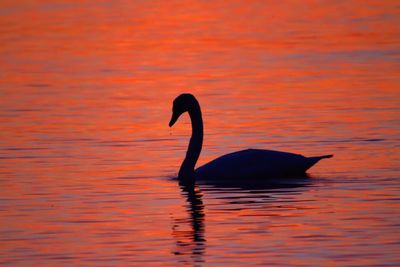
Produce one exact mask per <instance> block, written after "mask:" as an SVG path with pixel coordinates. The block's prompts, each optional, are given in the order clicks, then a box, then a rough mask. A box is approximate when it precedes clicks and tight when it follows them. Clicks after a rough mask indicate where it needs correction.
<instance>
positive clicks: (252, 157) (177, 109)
mask: <svg viewBox="0 0 400 267" xmlns="http://www.w3.org/2000/svg"><path fill="white" fill-rule="evenodd" d="M185 112H188V113H189V116H190V120H191V123H192V136H191V138H190V142H189V146H188V149H187V152H186V157H185V159H184V160H183V162H182V164H181V167H180V169H179V174H178V178H179V179H191V180H192V179H203V180H204V179H217V180H238V179H239V180H246V179H252V178H256V179H268V178H277V177H288V176H291V177H293V176H304V175H305V172H306V171H307V170H308V169H309V168H311V167H312V166H313V165H314V164H316V163H317V162H318V161H320V160H321V159H324V158H331V157H332V156H333V155H323V156H317V157H304V156H302V155H300V154H294V153H288V152H281V151H273V150H263V149H246V150H241V151H237V152H233V153H229V154H226V155H223V156H221V157H219V158H216V159H214V160H212V161H210V162H208V163H206V164H205V165H203V166H201V167H199V168H197V169H195V166H196V162H197V160H198V158H199V156H200V152H201V149H202V145H203V118H202V115H201V109H200V104H199V102H198V101H197V99H196V98H195V97H194V96H193V95H192V94H181V95H179V96H178V97H176V98H175V100H174V102H173V106H172V117H171V120H170V122H169V127H172V126H173V125H174V124H175V123H176V121H177V120H178V119H179V117H180V116H181V115H182V114H183V113H185Z"/></svg>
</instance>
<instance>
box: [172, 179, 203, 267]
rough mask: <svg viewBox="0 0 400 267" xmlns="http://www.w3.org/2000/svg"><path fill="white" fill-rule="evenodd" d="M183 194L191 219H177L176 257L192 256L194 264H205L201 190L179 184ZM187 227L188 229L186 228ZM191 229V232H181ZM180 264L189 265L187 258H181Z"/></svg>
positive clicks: (174, 232)
mask: <svg viewBox="0 0 400 267" xmlns="http://www.w3.org/2000/svg"><path fill="white" fill-rule="evenodd" d="M179 186H180V189H181V193H182V195H183V196H184V197H185V198H186V203H187V205H186V206H185V208H186V210H187V212H188V213H189V219H175V223H174V225H173V228H172V234H173V236H174V238H175V239H176V251H174V254H175V255H178V256H187V255H190V258H191V261H193V262H194V263H201V262H203V259H202V257H203V254H204V250H205V242H206V240H205V237H204V220H205V218H204V217H205V215H204V204H203V200H202V193H201V191H200V188H199V187H198V186H197V185H195V184H194V183H191V182H180V183H179ZM185 226H186V227H185ZM182 228H183V229H185V228H189V229H190V230H186V231H185V230H180V229H182ZM180 262H185V263H187V260H186V259H185V258H181V259H180Z"/></svg>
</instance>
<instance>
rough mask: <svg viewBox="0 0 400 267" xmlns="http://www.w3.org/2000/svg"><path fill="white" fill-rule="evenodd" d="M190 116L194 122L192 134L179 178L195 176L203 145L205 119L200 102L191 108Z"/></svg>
mask: <svg viewBox="0 0 400 267" xmlns="http://www.w3.org/2000/svg"><path fill="white" fill-rule="evenodd" d="M189 116H190V120H191V122H192V136H191V138H190V142H189V146H188V150H187V152H186V157H185V159H184V161H183V162H182V165H181V168H180V170H179V178H188V177H189V178H194V177H193V176H194V168H195V166H196V163H197V160H198V159H199V156H200V152H201V148H202V145H203V119H202V115H201V109H200V105H199V104H198V103H196V105H195V106H194V107H193V108H192V109H190V110H189Z"/></svg>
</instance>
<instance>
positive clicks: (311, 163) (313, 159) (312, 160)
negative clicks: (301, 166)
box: [306, 155, 333, 170]
mask: <svg viewBox="0 0 400 267" xmlns="http://www.w3.org/2000/svg"><path fill="white" fill-rule="evenodd" d="M332 157H333V155H323V156H318V157H309V158H307V159H308V166H307V168H306V170H308V169H309V168H311V167H312V166H314V165H315V164H316V163H317V162H318V161H320V160H321V159H329V158H332Z"/></svg>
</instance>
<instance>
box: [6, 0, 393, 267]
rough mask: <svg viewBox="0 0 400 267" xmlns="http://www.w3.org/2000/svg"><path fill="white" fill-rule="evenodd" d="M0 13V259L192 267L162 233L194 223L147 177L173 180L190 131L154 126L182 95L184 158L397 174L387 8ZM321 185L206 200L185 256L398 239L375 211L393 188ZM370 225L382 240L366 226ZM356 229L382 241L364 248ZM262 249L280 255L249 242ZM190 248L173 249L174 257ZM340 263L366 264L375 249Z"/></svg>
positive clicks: (169, 186) (82, 8)
mask: <svg viewBox="0 0 400 267" xmlns="http://www.w3.org/2000/svg"><path fill="white" fill-rule="evenodd" d="M0 10H1V11H0V25H1V26H2V27H1V28H2V30H1V32H0V43H1V45H0V57H1V61H0V96H1V97H0V106H1V108H0V127H1V131H0V135H1V138H0V160H1V161H0V177H1V179H0V186H1V188H2V189H1V193H2V198H1V210H0V213H1V217H2V220H1V222H0V226H1V227H0V228H1V229H3V230H2V232H1V235H0V236H1V241H0V242H1V243H0V246H1V247H2V251H4V252H2V253H1V254H0V255H1V257H0V258H1V259H2V261H3V262H2V263H7V262H11V263H17V264H18V263H21V264H24V263H25V264H26V263H27V262H29V263H32V262H37V263H38V264H39V263H40V264H41V265H43V262H46V261H48V262H50V264H49V265H53V264H54V263H55V264H57V263H67V264H68V263H69V264H71V263H72V264H78V263H79V262H80V260H82V259H86V260H87V261H86V262H85V263H87V264H89V265H90V264H91V263H93V262H94V263H96V262H97V261H96V260H98V261H101V260H104V262H106V263H110V264H112V265H115V264H116V263H118V261H119V260H120V259H123V260H125V262H124V263H126V262H129V261H134V262H138V261H142V262H147V263H155V262H161V261H163V260H164V261H165V262H168V263H176V262H186V263H191V262H193V261H196V259H195V260H193V259H192V261H190V260H182V259H181V258H179V257H178V256H176V255H175V256H173V253H174V252H176V251H175V250H177V248H180V247H179V246H178V245H176V244H178V243H179V240H178V241H177V240H176V239H179V238H183V239H185V238H188V236H190V233H192V232H190V231H192V230H193V229H191V224H190V222H191V221H190V219H191V217H190V216H191V215H192V216H193V214H190V209H189V213H188V210H187V208H185V207H186V205H188V202H187V200H186V199H185V197H184V196H182V195H181V193H180V189H179V186H177V185H176V183H175V182H171V181H169V180H168V179H164V178H165V177H170V176H173V175H175V174H176V172H177V170H178V167H179V165H180V161H181V160H182V158H183V156H184V153H185V149H186V146H187V142H188V137H189V134H190V130H189V128H190V124H189V120H188V118H182V119H181V120H180V122H179V125H177V127H175V128H174V129H173V130H170V129H168V126H167V124H168V120H169V118H170V112H171V104H172V103H171V102H172V100H173V99H174V98H175V97H176V95H178V94H180V93H182V92H191V93H193V94H195V95H196V96H197V98H198V99H199V101H200V103H201V106H202V109H203V115H204V122H205V142H204V148H203V153H202V155H201V157H200V161H199V165H200V164H202V163H205V162H207V161H208V160H210V159H212V158H214V157H216V156H219V155H221V154H225V153H228V152H231V151H234V150H238V149H243V148H248V147H254V148H255V147H257V148H266V149H278V150H286V151H292V152H298V153H302V154H304V155H320V154H325V153H333V154H335V158H334V159H332V160H329V161H325V162H321V163H320V164H319V165H318V166H316V167H314V168H313V169H312V170H311V173H312V174H313V175H314V176H316V177H328V178H332V177H335V178H337V177H351V178H352V179H362V178H365V177H373V178H374V179H375V178H377V177H381V178H382V177H386V178H393V177H398V175H399V168H398V163H399V160H400V147H399V145H398V141H399V139H398V136H399V133H400V129H399V125H400V122H399V109H398V107H399V104H400V91H399V88H400V80H399V71H400V66H399V62H400V61H399V52H398V51H399V50H398V49H399V41H400V40H399V38H400V32H399V27H398V25H400V14H399V13H400V11H399V8H398V6H397V5H396V3H395V2H393V1H363V2H362V3H360V2H359V1H345V2H332V3H328V2H325V3H319V2H315V1H301V2H300V1H280V2H269V1H250V2H249V1H246V2H243V1H230V2H229V3H227V2H226V1H212V2H204V1H185V2H184V3H183V2H182V1H168V2H167V1H152V2H142V1H135V2H132V1H116V2H103V3H94V2H93V3H91V2H82V1H64V2H59V3H49V2H48V1H41V2H40V3H39V2H35V1H25V2H24V3H19V2H18V3H17V2H15V1H2V2H1V3H0ZM335 186H336V187H335ZM335 186H333V189H332V191H330V192H325V193H321V192H320V191H318V190H317V193H315V192H314V191H312V190H311V191H307V190H305V191H304V192H303V191H302V190H300V191H296V192H297V193H298V194H297V193H296V194H297V195H296V194H295V195H296V196H297V197H298V199H297V200H296V201H298V202H295V204H293V203H286V204H282V202H279V201H278V202H277V203H276V204H273V203H272V204H271V203H265V202H263V201H261V202H262V204H260V206H261V208H260V207H258V208H255V209H253V208H247V206H246V205H245V204H243V205H239V206H240V208H238V209H237V210H235V209H233V210H231V211H230V210H229V209H221V210H218V209H217V208H215V206H211V208H209V207H207V204H215V205H217V206H218V205H222V206H223V207H226V206H225V204H224V203H222V204H221V203H220V202H219V199H218V195H212V194H211V196H209V197H208V199H207V200H208V202H207V201H204V202H205V205H204V206H205V207H204V213H205V214H206V215H207V216H206V221H205V223H204V224H205V225H206V226H205V239H206V240H207V244H206V245H207V246H210V247H211V248H215V249H216V250H215V252H213V250H212V249H209V250H208V249H204V255H202V257H201V258H202V259H201V260H205V261H206V262H211V263H215V264H219V263H222V262H226V260H227V258H229V257H230V259H231V260H232V261H233V262H235V263H238V264H239V263H243V262H246V261H245V260H246V259H249V260H250V259H253V260H255V261H257V262H259V263H264V264H265V262H263V260H262V258H264V259H265V258H266V257H268V258H269V259H270V261H271V262H269V263H271V264H272V263H274V262H275V263H276V262H278V261H279V260H280V259H281V257H282V258H285V259H286V260H287V261H288V264H289V265H295V264H299V265H300V264H305V263H307V262H310V261H311V262H314V263H317V264H318V265H319V264H320V265H335V264H336V260H337V258H339V259H342V260H344V262H345V263H346V261H351V260H350V259H349V258H348V257H346V255H344V254H346V253H343V255H342V254H339V256H337V255H336V257H337V258H334V256H332V257H324V255H325V254H329V253H328V252H326V251H321V255H314V254H313V255H309V256H308V257H301V256H298V257H297V256H293V255H295V254H290V253H289V254H290V255H287V254H285V252H284V251H283V250H284V249H288V251H297V249H299V248H301V247H304V245H307V244H308V245H311V246H313V247H318V246H322V245H321V244H325V243H324V242H327V241H326V240H329V239H332V240H335V242H336V243H334V244H327V247H329V248H331V249H333V248H335V246H342V247H345V248H346V249H348V250H349V251H351V250H352V249H353V251H354V253H355V254H356V255H364V254H368V253H369V254H371V252H372V251H374V249H376V247H381V246H387V250H388V251H389V252H391V251H392V250H393V245H390V244H392V243H394V242H395V241H396V240H395V238H396V236H398V231H397V230H396V229H393V228H390V227H389V226H390V223H391V222H392V221H391V219H390V216H389V215H387V214H391V213H393V212H394V211H395V210H397V209H398V207H399V203H398V201H397V202H393V201H389V203H386V202H378V201H377V199H380V198H379V197H382V199H383V198H384V197H387V198H388V199H389V198H390V197H393V196H396V195H397V194H398V187H393V188H390V187H389V188H388V187H385V186H378V185H375V186H371V187H368V186H367V185H365V186H360V187H357V188H355V189H354V190H352V189H353V188H351V190H350V189H349V188H342V187H340V186H339V185H335ZM396 190H397V191H396ZM299 192H300V193H299ZM225 193H226V192H225ZM228 194H229V193H228ZM205 195H206V197H207V194H205ZM156 196H157V197H156ZM310 199H314V200H315V199H318V200H321V199H323V201H321V202H318V201H316V203H315V202H312V203H311V204H307V203H308V202H307V201H309V200H310ZM356 199H362V200H363V201H356ZM296 203H297V204H296ZM213 207H214V208H213ZM338 214H339V215H338ZM354 214H361V215H360V218H361V219H360V218H359V221H360V224H361V225H362V224H364V227H365V229H367V230H366V232H367V231H370V234H365V235H361V234H360V235H357V233H356V232H357V228H359V227H360V224H352V223H349V222H348V221H347V219H348V220H350V219H351V216H352V215H354ZM371 214H375V215H371ZM384 215H386V216H387V217H385V216H384ZM257 216H258V217H257ZM260 216H263V217H267V218H268V220H264V219H263V220H260ZM374 216H375V217H374ZM238 218H239V219H238ZM166 221H168V222H166ZM174 221H178V222H184V223H186V224H185V225H184V226H180V227H181V228H184V229H186V230H187V229H189V230H187V231H189V234H188V232H185V230H184V231H183V232H179V231H180V230H179V229H178V230H176V231H175V232H174V231H173V230H172V233H173V234H172V235H173V236H174V235H175V237H171V229H172V228H173V226H172V225H171V224H173V223H172V222H174ZM226 221H228V222H229V221H233V223H232V224H229V223H223V222H226ZM268 221H269V222H270V223H269V224H268ZM310 221H312V222H321V223H320V224H319V223H310ZM385 222H386V223H388V224H389V226H388V225H386V227H387V228H386V230H385V229H383V230H382V229H381V228H375V226H376V225H378V226H379V225H384V223H385ZM184 223H183V224H184ZM247 223H248V227H247V228H246V224H247ZM257 225H258V226H257ZM361 227H362V226H361ZM190 229H191V230H190ZM371 229H373V230H371ZM247 230H249V231H247ZM379 230H382V231H383V233H382V232H380V231H379ZM252 231H253V232H252ZM396 231H397V232H396ZM244 232H246V234H243V236H242V235H241V233H244ZM299 232H301V233H302V234H299ZM389 232H392V234H388V233H389ZM228 233H239V234H238V238H237V239H235V238H233V237H230V235H229V234H228ZM264 233H268V235H265V234H264ZM303 233H304V234H303ZM343 233H344V234H343ZM349 233H354V236H355V237H354V236H353V237H352V236H351V235H350V234H349ZM396 234H397V235H396ZM371 236H373V237H374V238H375V237H377V236H381V237H380V238H381V240H380V241H379V240H378V241H379V242H378V241H377V242H376V246H372V247H368V246H367V247H363V246H362V238H369V237H371ZM174 238H175V239H174ZM229 238H231V239H229ZM188 240H189V241H188ZM113 242H116V243H113ZM185 242H190V238H189V239H187V240H186V239H185V240H184V241H183V243H184V244H185ZM267 243H269V244H275V245H276V246H278V245H279V246H282V248H283V249H282V251H280V252H279V251H278V252H279V253H282V254H279V253H278V252H277V251H274V250H273V249H270V250H266V251H258V250H257V247H258V246H257V245H261V244H267ZM192 245H193V244H192ZM192 245H189V249H188V251H186V252H185V250H184V249H183V252H182V254H183V255H182V257H186V256H188V255H189V256H188V257H191V256H190V255H192V254H193V249H192ZM203 245H204V246H205V244H203ZM253 246H254V247H253ZM194 247H196V246H194ZM229 248H231V250H230V249H229ZM235 248H240V249H243V250H244V251H245V253H242V254H241V257H238V251H240V249H238V250H236V249H235ZM336 248H337V247H336ZM336 248H335V249H336ZM251 249H253V250H251ZM231 251H234V252H235V253H236V254H235V253H233V254H230V253H232V252H231ZM389 252H388V253H389ZM185 253H186V254H188V255H186V254H185ZM218 253H219V255H224V257H222V258H218V255H217V254H218ZM324 253H325V254H324ZM389 254H390V253H389ZM340 255H341V256H340ZM390 255H392V254H390ZM177 257H178V258H177ZM391 259H392V258H390V257H389V258H388V261H390V260H391ZM180 260H182V261H180ZM352 260H354V262H356V263H357V264H358V265H365V264H368V263H374V262H375V263H377V262H379V263H381V262H382V261H381V258H380V257H379V255H378V256H377V257H376V258H372V259H371V258H368V257H365V258H363V257H358V258H357V259H352ZM121 265H125V264H121Z"/></svg>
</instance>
